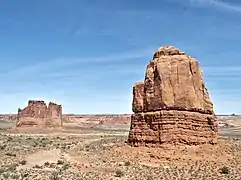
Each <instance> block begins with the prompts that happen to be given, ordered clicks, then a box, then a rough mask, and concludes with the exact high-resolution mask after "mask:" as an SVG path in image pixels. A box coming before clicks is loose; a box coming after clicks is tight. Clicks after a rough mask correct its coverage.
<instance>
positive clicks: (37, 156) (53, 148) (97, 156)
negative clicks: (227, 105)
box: [0, 125, 241, 180]
mask: <svg viewBox="0 0 241 180" xmlns="http://www.w3.org/2000/svg"><path fill="white" fill-rule="evenodd" d="M102 126H103V125H102ZM91 133H93V136H92V135H85V133H82V134H81V135H80V136H79V134H78V135H68V134H67V133H66V134H61V135H60V134H58V135H52V134H51V135H49V136H48V135H41V134H40V135H36V136H35V135H28V134H26V135H25V134H24V135H21V136H20V135H18V134H16V135H14V134H12V135H11V136H10V135H8V134H4V133H2V134H1V133H0V141H1V145H0V153H1V157H0V179H23V180H24V179H41V178H42V179H51V180H62V179H63V180H64V179H68V180H77V179H80V180H94V179H100V180H101V179H104V180H111V179H140V180H154V179H160V177H161V178H162V179H188V178H187V174H188V175H190V176H191V177H192V178H193V179H204V178H206V179H212V178H215V179H220V180H222V179H233V180H236V179H239V177H240V176H241V172H240V171H239V169H241V139H240V137H239V136H235V137H230V138H228V139H226V140H224V139H220V140H219V141H220V143H219V144H218V145H217V146H215V148H214V146H211V147H213V149H210V151H207V149H202V147H200V149H199V148H197V149H195V151H191V153H193V154H189V153H190V152H189V151H188V150H187V149H185V150H183V151H182V150H180V152H179V151H173V150H165V149H162V150H157V149H156V150H155V151H152V150H151V149H148V148H147V149H146V150H145V148H140V149H138V151H137V150H135V148H130V147H129V146H127V145H125V143H124V142H125V141H126V138H127V137H126V135H124V134H123V131H121V133H120V132H115V131H113V132H112V131H105V132H103V131H102V130H99V131H96V132H95V131H93V130H89V131H87V132H86V134H91ZM117 133H119V134H120V135H116V134H117ZM63 149H64V151H63ZM164 151H165V153H164ZM206 151H207V152H206ZM48 152H50V153H48ZM210 153H212V156H210ZM213 156H214V157H213ZM230 157H233V158H230ZM220 159H221V160H220Z"/></svg>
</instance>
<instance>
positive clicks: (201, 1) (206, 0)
mask: <svg viewBox="0 0 241 180" xmlns="http://www.w3.org/2000/svg"><path fill="white" fill-rule="evenodd" d="M189 2H190V3H191V4H194V5H204V6H213V7H218V8H222V9H226V10H231V11H237V12H241V7H240V6H237V5H233V4H230V3H227V2H224V1H221V0H189Z"/></svg>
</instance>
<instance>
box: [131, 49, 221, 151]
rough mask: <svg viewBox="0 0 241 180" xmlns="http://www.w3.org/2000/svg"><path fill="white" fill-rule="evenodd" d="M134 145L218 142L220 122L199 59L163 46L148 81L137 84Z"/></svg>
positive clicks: (134, 109)
mask: <svg viewBox="0 0 241 180" xmlns="http://www.w3.org/2000/svg"><path fill="white" fill-rule="evenodd" d="M132 110H133V112H134V114H133V115H132V116H131V128H130V132H129V137H128V143H129V144H130V145H132V146H158V145H163V144H187V145H198V144H206V143H208V144H216V143H217V134H218V123H217V119H216V116H215V114H214V111H213V104H212V102H211V101H210V98H209V94H208V91H207V88H206V86H205V83H204V80H203V73H202V70H201V68H200V67H199V63H198V61H196V60H195V59H194V58H192V57H190V56H189V55H187V54H186V53H185V52H182V51H181V50H179V49H177V48H175V47H173V46H164V47H160V48H159V49H158V50H157V51H156V52H155V53H154V56H153V59H152V60H151V61H150V62H149V63H148V65H147V68H146V74H145V80H144V81H143V82H138V83H136V84H135V85H134V87H133V103H132Z"/></svg>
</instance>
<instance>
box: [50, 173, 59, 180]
mask: <svg viewBox="0 0 241 180" xmlns="http://www.w3.org/2000/svg"><path fill="white" fill-rule="evenodd" d="M50 179H51V180H60V179H61V178H60V177H59V173H58V172H57V171H53V172H52V174H51V178H50Z"/></svg>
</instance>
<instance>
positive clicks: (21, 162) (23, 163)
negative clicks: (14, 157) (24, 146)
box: [19, 160, 27, 165]
mask: <svg viewBox="0 0 241 180" xmlns="http://www.w3.org/2000/svg"><path fill="white" fill-rule="evenodd" d="M26 163H27V161H26V160H22V161H20V162H19V164H21V165H25V164H26Z"/></svg>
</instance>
